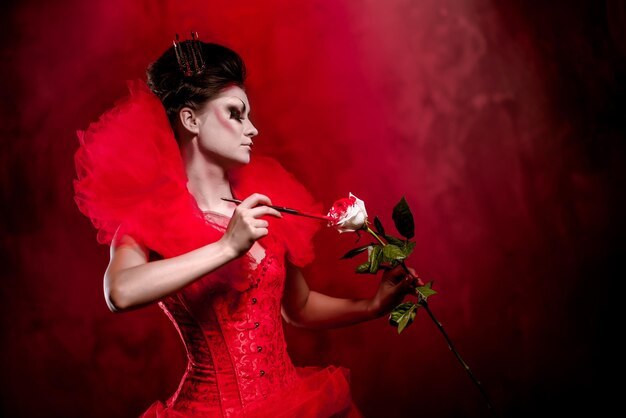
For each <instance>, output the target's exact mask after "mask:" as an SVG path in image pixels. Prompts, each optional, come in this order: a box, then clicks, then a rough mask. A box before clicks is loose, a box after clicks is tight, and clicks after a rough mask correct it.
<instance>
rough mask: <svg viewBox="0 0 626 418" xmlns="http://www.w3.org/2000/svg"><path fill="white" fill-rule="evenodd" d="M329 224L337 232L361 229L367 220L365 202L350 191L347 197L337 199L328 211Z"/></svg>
mask: <svg viewBox="0 0 626 418" xmlns="http://www.w3.org/2000/svg"><path fill="white" fill-rule="evenodd" d="M328 216H330V217H331V218H332V219H333V221H331V225H332V226H334V227H335V228H337V230H338V231H339V232H354V231H357V230H359V229H363V227H364V226H365V222H366V221H367V210H366V209H365V203H364V202H363V201H362V200H361V199H359V198H357V197H356V196H355V195H353V194H352V193H350V195H349V197H346V198H343V199H339V200H337V201H336V202H335V203H334V204H333V206H332V208H330V211H329V212H328Z"/></svg>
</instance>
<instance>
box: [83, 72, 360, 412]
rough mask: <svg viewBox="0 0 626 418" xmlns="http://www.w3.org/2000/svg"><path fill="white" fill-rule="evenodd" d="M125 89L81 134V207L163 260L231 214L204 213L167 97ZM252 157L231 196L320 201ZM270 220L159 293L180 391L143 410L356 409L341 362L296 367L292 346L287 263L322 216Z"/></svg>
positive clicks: (203, 240)
mask: <svg viewBox="0 0 626 418" xmlns="http://www.w3.org/2000/svg"><path fill="white" fill-rule="evenodd" d="M130 89H131V95H130V96H129V97H128V98H126V99H125V100H124V101H122V102H120V103H118V105H117V106H116V107H115V108H114V109H112V110H110V111H109V112H107V113H105V114H104V115H103V116H102V117H101V118H100V120H99V121H98V122H97V123H94V124H92V125H90V127H89V129H88V130H87V131H85V132H79V137H80V139H81V146H80V148H79V150H78V151H77V153H76V156H75V160H76V169H77V173H78V178H77V180H76V181H75V183H74V187H75V192H76V197H75V200H76V202H77V204H78V207H79V209H80V210H81V211H82V212H83V213H84V214H85V215H87V216H88V217H89V218H90V219H91V220H92V222H93V223H94V225H95V226H96V228H97V229H98V240H99V242H101V243H105V244H110V242H111V239H112V237H113V236H114V234H115V233H116V231H118V229H119V230H120V231H121V233H129V234H131V235H132V236H133V237H134V238H135V239H137V240H138V241H140V242H142V243H143V244H144V245H146V246H147V247H148V248H150V249H152V250H153V251H155V252H156V253H158V254H160V255H162V256H163V257H166V258H167V257H173V256H176V255H179V254H183V253H185V252H188V251H190V250H193V249H195V248H198V247H200V246H202V245H206V244H208V243H210V242H214V241H215V240H217V239H219V238H220V237H221V236H222V235H223V231H224V228H225V226H226V225H227V224H228V220H229V219H228V218H227V217H224V216H223V215H218V214H214V213H202V212H201V211H200V210H199V208H198V207H197V204H196V202H195V200H194V199H193V197H192V196H191V195H190V194H189V192H188V191H187V188H186V177H185V174H184V168H183V165H182V160H181V159H180V155H179V153H178V147H177V145H176V143H175V140H174V138H173V135H172V133H171V128H169V124H168V121H167V117H166V116H165V112H164V110H163V108H162V106H161V104H160V102H159V101H158V99H157V98H156V97H155V96H153V95H152V94H151V93H150V92H149V90H148V89H147V87H145V85H144V84H143V83H141V82H138V83H133V84H131V85H130ZM138 122H142V123H138ZM253 158H254V157H253ZM256 160H257V162H256V163H255V164H250V165H249V166H247V167H245V168H244V169H242V170H240V171H239V172H237V173H234V174H233V175H232V178H231V183H232V185H233V194H234V195H235V196H236V197H238V198H245V197H246V196H247V195H249V194H251V193H253V192H260V193H264V194H266V195H268V196H269V197H270V198H271V199H272V200H273V202H274V203H276V204H280V205H282V206H292V207H298V208H300V209H302V210H308V211H311V212H313V211H319V210H320V209H321V208H320V207H319V204H317V203H316V202H315V201H314V200H313V199H312V197H311V196H310V194H309V193H308V192H307V191H306V190H305V189H304V187H303V186H302V185H301V184H299V183H298V182H297V181H296V180H295V178H294V177H293V176H292V175H291V174H290V173H288V172H287V171H286V170H284V169H283V168H282V167H281V166H280V164H278V163H277V162H275V161H274V160H271V159H267V158H256ZM269 222H270V228H269V229H270V231H271V232H270V234H269V235H268V236H266V237H264V238H263V239H261V240H259V241H257V242H256V243H255V245H254V246H253V247H252V248H251V250H250V252H249V253H248V254H247V256H246V257H243V258H241V259H239V261H238V262H231V263H229V264H228V265H227V266H224V267H222V268H220V269H219V270H217V271H216V272H214V273H212V274H209V275H207V276H204V277H202V278H201V279H199V280H197V281H196V282H194V283H192V284H190V285H189V286H187V287H185V288H184V289H183V290H181V291H180V292H178V293H176V294H173V295H170V296H168V297H166V298H164V299H163V300H161V301H160V302H159V306H160V307H161V308H162V309H163V311H164V312H165V313H166V315H167V316H168V317H169V318H170V320H171V321H172V323H173V324H174V326H175V327H176V328H177V330H178V332H179V334H180V336H181V338H182V340H183V343H184V344H185V348H186V351H187V357H188V366H187V370H186V372H185V374H184V376H183V377H182V380H181V382H180V385H179V387H178V390H177V391H176V392H175V393H174V394H173V395H172V396H171V397H170V398H169V399H168V400H167V401H166V402H165V403H162V402H160V401H157V402H155V403H154V404H153V405H152V406H151V407H150V408H149V409H148V410H147V411H146V412H145V413H144V414H142V416H141V418H148V417H251V418H254V417H285V418H287V417H289V418H292V417H311V418H313V417H318V418H328V417H359V416H361V415H360V413H359V412H358V411H357V409H356V408H355V407H354V405H353V403H352V401H351V398H350V387H349V375H348V371H347V370H346V369H344V368H338V367H332V366H331V367H326V368H313V367H310V368H298V367H295V366H294V365H293V364H292V362H291V359H290V358H289V355H288V353H287V348H286V343H285V337H284V334H283V322H282V317H281V298H282V294H283V287H284V280H285V262H286V260H289V261H290V262H292V263H294V264H296V265H298V266H303V265H305V264H306V263H308V262H310V261H311V260H312V258H313V250H312V247H311V238H312V236H313V234H314V233H315V232H316V231H317V229H318V228H319V222H317V221H312V220H309V219H300V218H299V217H293V216H292V217H288V216H286V217H284V218H283V219H271V220H269ZM118 233H119V232H118ZM234 275H244V277H246V278H247V280H244V283H245V284H244V285H243V286H241V285H238V286H235V287H237V288H234V286H232V285H229V284H230V283H231V281H232V278H233V277H234ZM237 282H238V283H240V282H241V281H237Z"/></svg>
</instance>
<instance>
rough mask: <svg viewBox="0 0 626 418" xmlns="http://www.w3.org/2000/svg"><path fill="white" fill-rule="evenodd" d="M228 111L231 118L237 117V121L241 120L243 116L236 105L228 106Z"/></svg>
mask: <svg viewBox="0 0 626 418" xmlns="http://www.w3.org/2000/svg"><path fill="white" fill-rule="evenodd" d="M228 111H229V112H230V118H231V119H237V120H238V121H242V120H243V117H242V116H241V114H242V112H241V110H239V109H237V108H236V107H229V108H228Z"/></svg>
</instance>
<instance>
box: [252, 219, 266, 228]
mask: <svg viewBox="0 0 626 418" xmlns="http://www.w3.org/2000/svg"><path fill="white" fill-rule="evenodd" d="M269 225H270V223H269V222H267V221H266V220H265V219H255V220H254V224H253V226H254V227H255V228H267V227H268V226H269Z"/></svg>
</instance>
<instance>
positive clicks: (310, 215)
mask: <svg viewBox="0 0 626 418" xmlns="http://www.w3.org/2000/svg"><path fill="white" fill-rule="evenodd" d="M222 200H225V201H227V202H232V203H237V204H239V203H241V200H239V199H230V198H227V197H222ZM268 206H269V207H270V208H272V209H276V210H277V211H279V212H283V213H288V214H290V215H297V216H305V217H307V218H313V219H319V220H321V221H332V220H333V218H331V217H330V216H326V215H318V214H316V213H306V212H301V211H299V210H296V209H291V208H287V207H284V206H275V205H268Z"/></svg>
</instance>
